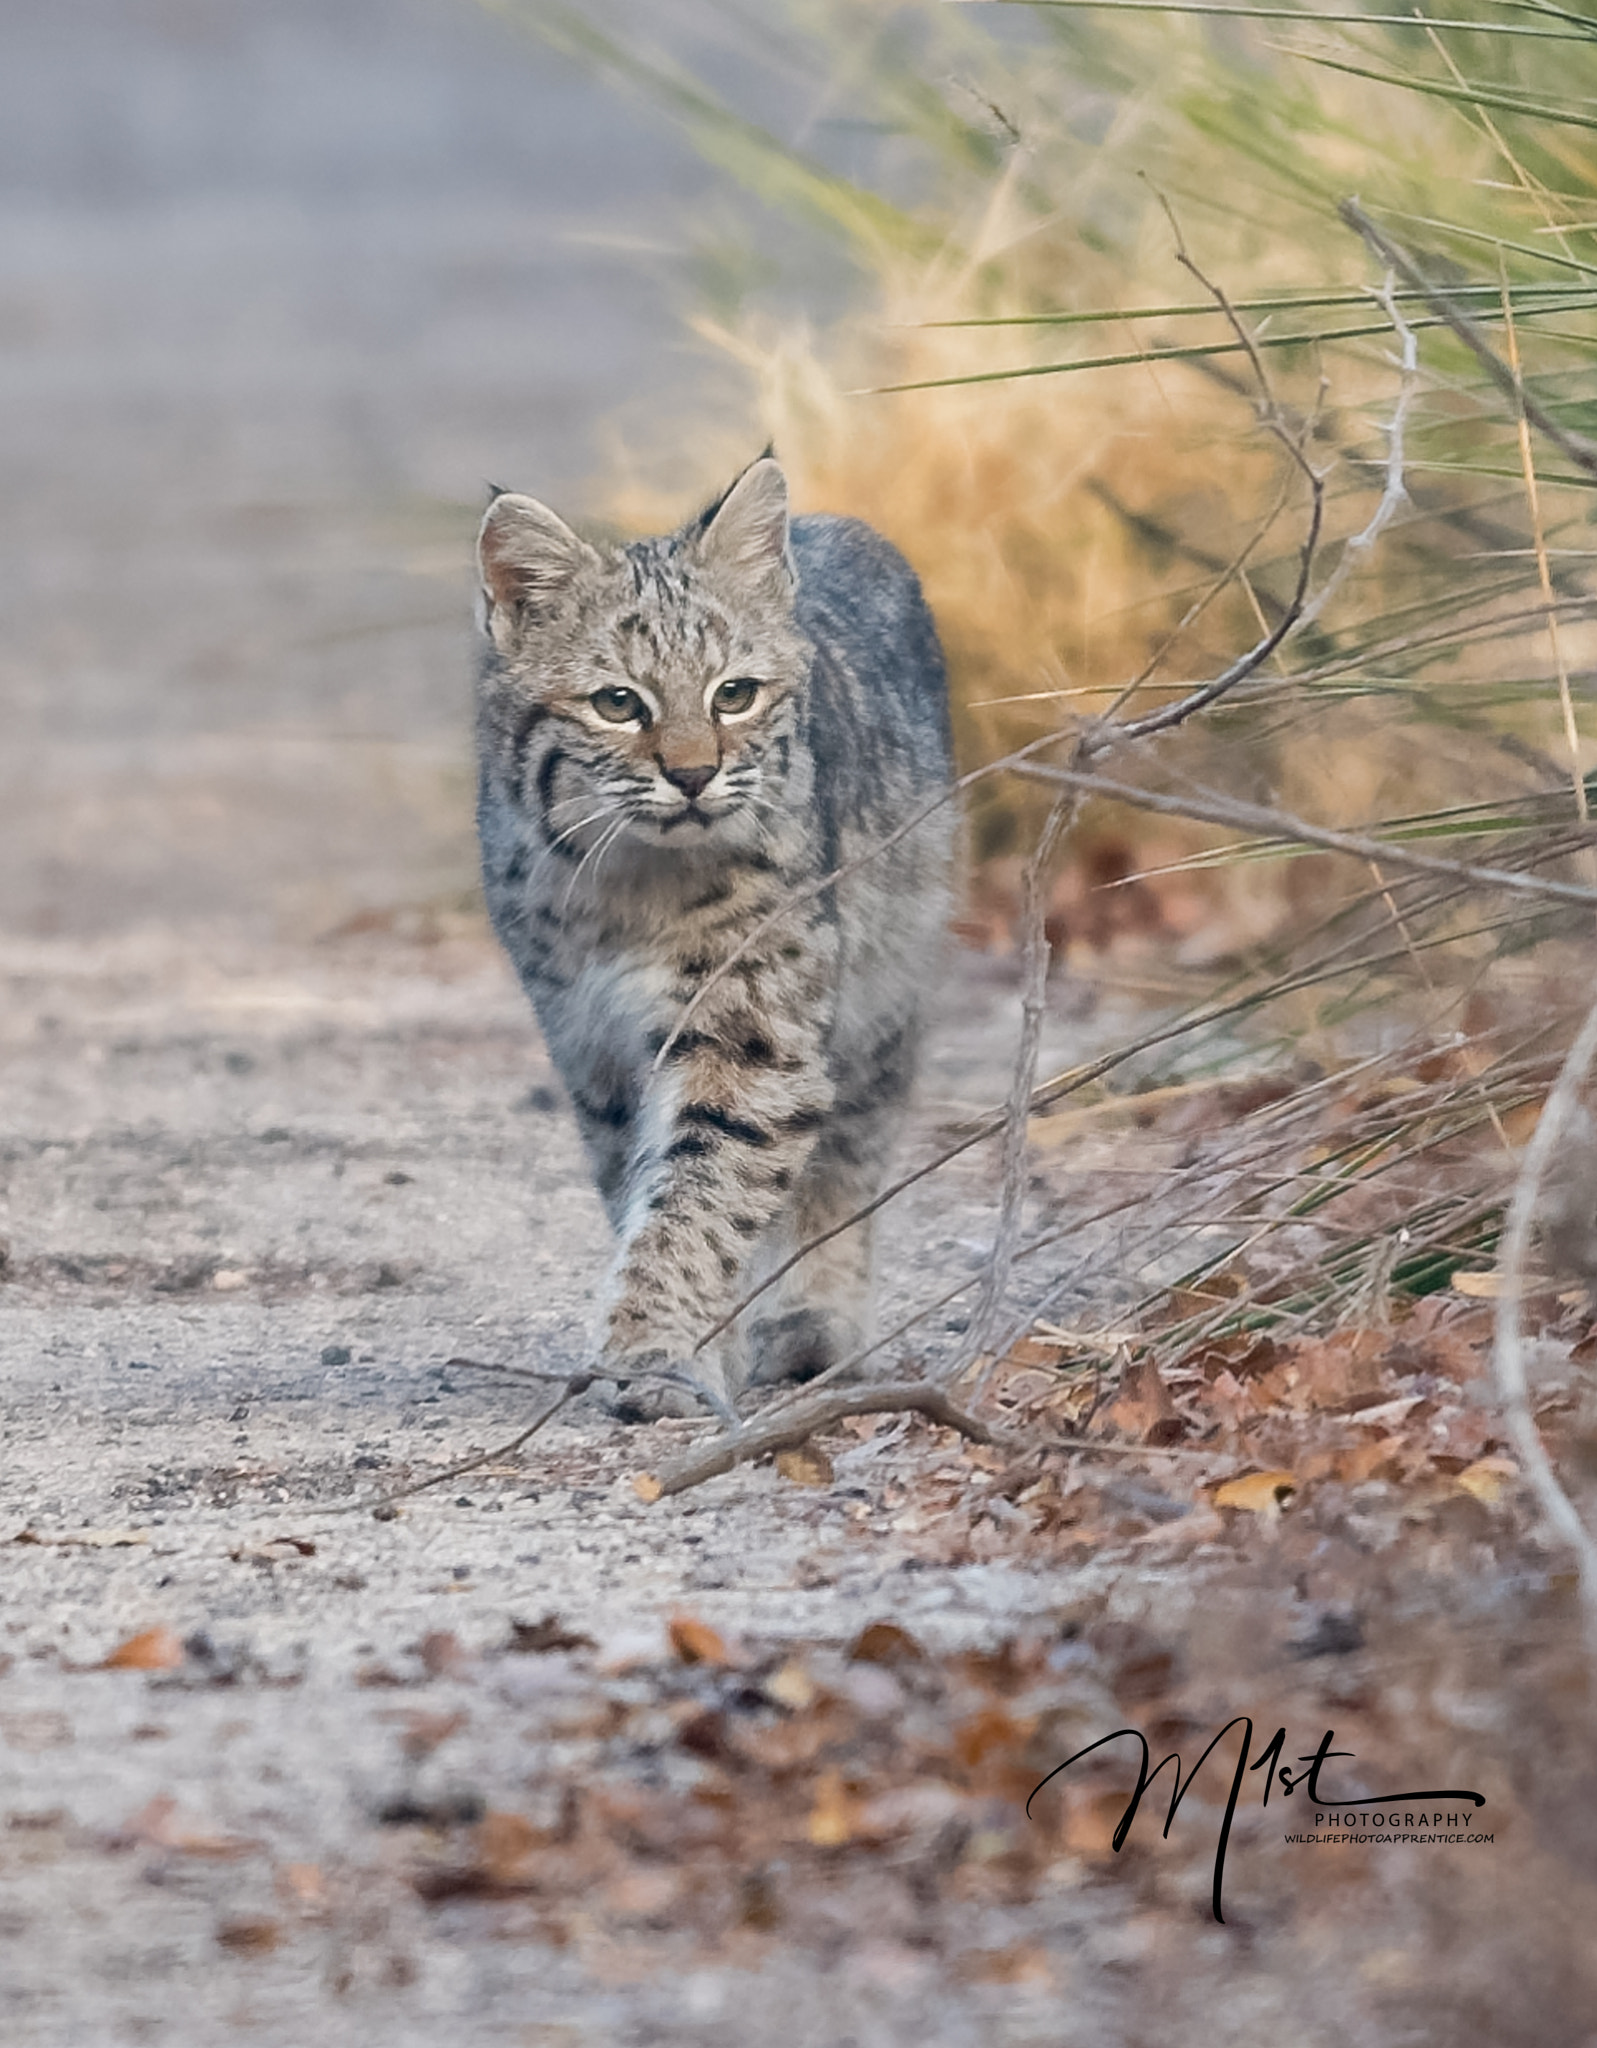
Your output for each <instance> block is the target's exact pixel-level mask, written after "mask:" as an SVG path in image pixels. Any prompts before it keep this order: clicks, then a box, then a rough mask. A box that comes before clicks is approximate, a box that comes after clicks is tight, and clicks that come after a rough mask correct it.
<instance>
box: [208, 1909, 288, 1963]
mask: <svg viewBox="0 0 1597 2048" xmlns="http://www.w3.org/2000/svg"><path fill="white" fill-rule="evenodd" d="M216 1938H217V1940H218V1941H219V1942H220V1943H221V1945H222V1947H223V1948H225V1949H227V1950H228V1951H229V1952H230V1953H231V1954H233V1955H236V1956H265V1955H270V1954H271V1952H272V1950H273V1949H274V1948H276V1946H277V1944H278V1943H279V1942H280V1941H281V1940H282V1938H283V1929H282V1925H281V1923H280V1922H279V1921H276V1920H269V1919H267V1918H266V1917H265V1916H264V1915H260V1914H241V1915H240V1916H239V1917H238V1918H237V1919H233V1920H224V1921H223V1922H222V1924H221V1926H220V1927H218V1928H217V1930H216Z"/></svg>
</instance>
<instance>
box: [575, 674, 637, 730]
mask: <svg viewBox="0 0 1597 2048" xmlns="http://www.w3.org/2000/svg"><path fill="white" fill-rule="evenodd" d="M588 702H589V703H590V704H591V705H592V706H593V708H594V710H595V711H597V712H598V714H599V716H600V717H601V718H602V719H605V720H606V721H607V722H608V723H609V724H611V725H642V726H647V725H648V723H649V707H648V705H647V704H645V703H644V701H643V699H642V698H641V697H640V696H639V695H638V693H637V691H636V690H627V689H623V688H622V686H621V685H620V684H619V683H614V684H612V685H611V686H610V688H609V689H607V690H595V691H594V693H593V695H592V696H591V697H590V698H589V699H588Z"/></svg>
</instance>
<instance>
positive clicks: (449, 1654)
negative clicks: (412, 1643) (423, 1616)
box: [416, 1628, 471, 1678]
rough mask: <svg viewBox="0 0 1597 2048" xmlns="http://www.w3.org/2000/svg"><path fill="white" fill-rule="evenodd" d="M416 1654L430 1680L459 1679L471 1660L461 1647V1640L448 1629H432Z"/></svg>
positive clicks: (425, 1636) (418, 1647)
mask: <svg viewBox="0 0 1597 2048" xmlns="http://www.w3.org/2000/svg"><path fill="white" fill-rule="evenodd" d="M416 1654H417V1656H418V1657H420V1659H421V1661H422V1667H423V1669H424V1670H425V1671H426V1673H427V1675H428V1677H429V1678H457V1677H459V1675H460V1672H461V1669H462V1667H463V1666H464V1665H466V1664H468V1663H470V1661H471V1660H470V1658H469V1657H468V1656H467V1654H466V1652H465V1651H464V1650H463V1649H462V1648H461V1646H460V1638H459V1637H458V1636H456V1635H452V1634H451V1633H450V1631H449V1630H448V1629H441V1628H440V1629H432V1630H430V1631H429V1632H428V1633H427V1634H426V1635H424V1636H423V1637H422V1639H421V1641H420V1642H419V1643H418V1644H417V1645H416Z"/></svg>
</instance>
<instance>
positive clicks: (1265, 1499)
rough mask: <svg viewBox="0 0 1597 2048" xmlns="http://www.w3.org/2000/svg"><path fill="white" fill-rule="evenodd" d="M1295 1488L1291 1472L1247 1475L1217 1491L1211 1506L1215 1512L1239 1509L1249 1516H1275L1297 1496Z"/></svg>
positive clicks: (1251, 1473) (1252, 1473) (1295, 1481)
mask: <svg viewBox="0 0 1597 2048" xmlns="http://www.w3.org/2000/svg"><path fill="white" fill-rule="evenodd" d="M1297 1485H1298V1482H1297V1479H1296V1477H1295V1476H1294V1475H1293V1474H1292V1473H1290V1472H1249V1473H1248V1474H1246V1476H1245V1477H1243V1478H1241V1479H1228V1480H1227V1481H1226V1482H1225V1484H1224V1485H1223V1486H1218V1487H1216V1488H1215V1493H1214V1504H1215V1506H1216V1507H1217V1508H1241V1509H1242V1510H1243V1511H1244V1512H1245V1513H1247V1514H1250V1515H1266V1516H1274V1515H1278V1514H1279V1513H1280V1512H1281V1510H1282V1508H1283V1507H1285V1505H1286V1504H1287V1502H1288V1501H1289V1500H1290V1499H1291V1498H1292V1496H1293V1494H1294V1493H1296V1491H1297Z"/></svg>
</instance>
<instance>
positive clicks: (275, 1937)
mask: <svg viewBox="0 0 1597 2048" xmlns="http://www.w3.org/2000/svg"><path fill="white" fill-rule="evenodd" d="M218 1277H220V1275H218ZM216 1938H217V1940H218V1941H219V1942H220V1943H221V1945H222V1947H223V1948H225V1949H228V1950H229V1951H231V1953H232V1954H234V1955H236V1956H264V1955H270V1954H271V1952H272V1950H273V1949H274V1948H276V1946H277V1944H278V1943H279V1942H280V1941H281V1940H282V1938H283V1929H282V1926H281V1924H280V1923H279V1922H278V1921H276V1920H268V1919H267V1918H266V1917H265V1916H264V1915H263V1914H253V1913H252V1914H241V1915H240V1916H239V1917H238V1918H236V1919H233V1920H224V1921H223V1922H222V1924H221V1926H220V1927H218V1928H217V1930H216Z"/></svg>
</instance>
